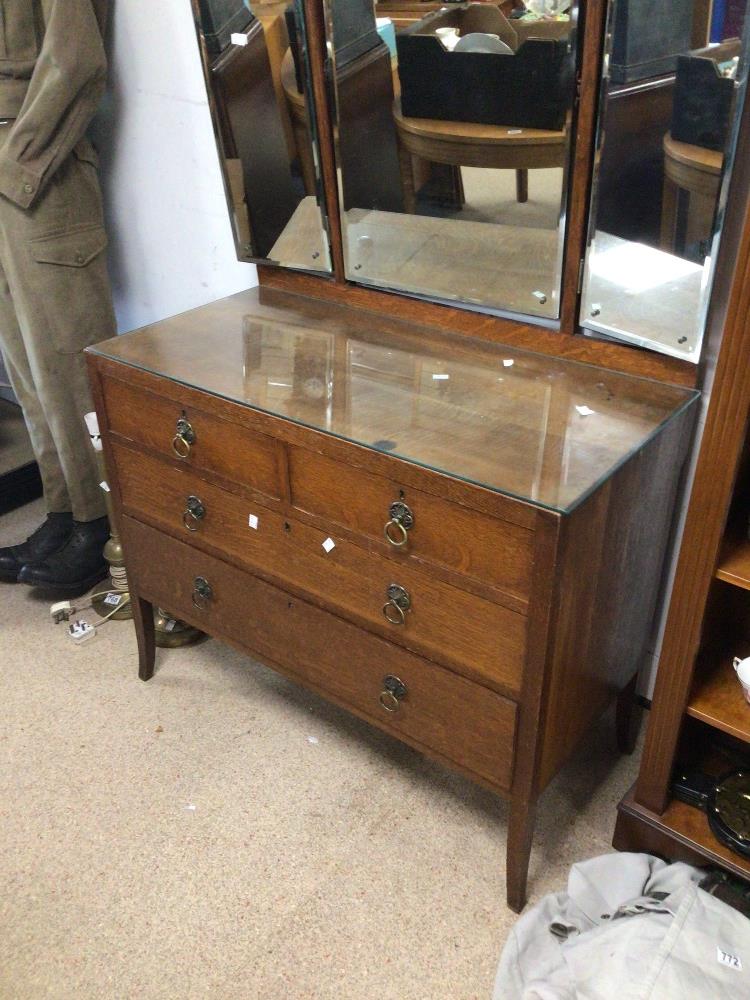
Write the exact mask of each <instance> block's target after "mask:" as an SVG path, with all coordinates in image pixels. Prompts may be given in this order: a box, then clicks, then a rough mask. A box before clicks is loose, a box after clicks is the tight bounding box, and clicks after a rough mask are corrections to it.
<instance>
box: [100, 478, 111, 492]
mask: <svg viewBox="0 0 750 1000" xmlns="http://www.w3.org/2000/svg"><path fill="white" fill-rule="evenodd" d="M99 487H100V489H103V490H104V492H105V493H109V483H107V482H105V481H104V480H102V481H101V482H100V483H99Z"/></svg>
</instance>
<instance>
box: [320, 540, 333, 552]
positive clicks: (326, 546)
mask: <svg viewBox="0 0 750 1000" xmlns="http://www.w3.org/2000/svg"><path fill="white" fill-rule="evenodd" d="M323 548H324V549H325V550H326V552H330V551H331V549H335V548H336V543H335V542H334V540H333V539H332V538H326V540H325V541H324V542H323Z"/></svg>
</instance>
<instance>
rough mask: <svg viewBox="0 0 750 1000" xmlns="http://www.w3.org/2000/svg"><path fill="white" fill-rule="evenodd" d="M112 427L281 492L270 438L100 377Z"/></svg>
mask: <svg viewBox="0 0 750 1000" xmlns="http://www.w3.org/2000/svg"><path fill="white" fill-rule="evenodd" d="M103 391H104V399H105V405H106V409H107V419H108V421H109V426H110V430H111V431H113V432H114V433H115V434H119V435H121V436H122V437H124V438H128V439H129V440H131V441H135V442H137V443H138V444H141V445H145V446H146V447H147V448H151V449H153V450H154V451H156V452H158V453H159V454H161V455H164V456H165V457H167V458H170V459H173V460H175V461H180V462H182V463H183V464H184V465H185V466H186V467H187V468H193V469H198V470H200V471H203V472H209V473H215V474H216V475H218V476H222V477H223V478H224V479H227V480H230V481H231V482H233V483H237V484H238V485H241V486H247V487H250V488H251V489H254V490H258V491H259V492H260V493H263V494H265V495H266V496H269V497H272V498H274V499H276V498H279V497H280V496H281V485H280V484H281V479H280V475H279V460H278V454H279V445H278V444H277V443H276V442H275V441H274V440H273V438H270V437H266V436H265V435H263V434H258V433H255V432H253V431H251V430H248V429H247V428H246V427H243V426H242V425H240V424H234V423H230V422H229V421H227V420H222V419H221V418H220V417H214V416H211V415H210V414H208V413H205V412H204V411H202V410H197V409H195V407H192V406H181V405H180V404H179V403H176V402H175V401H174V400H172V399H168V398H166V397H163V396H157V395H154V393H151V392H147V391H145V390H144V389H138V388H135V387H134V386H131V385H128V384H127V383H126V382H121V381H119V380H118V379H111V378H106V379H104V380H103Z"/></svg>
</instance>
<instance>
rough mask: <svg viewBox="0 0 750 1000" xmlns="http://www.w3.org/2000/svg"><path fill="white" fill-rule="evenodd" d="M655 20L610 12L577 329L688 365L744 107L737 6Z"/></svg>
mask: <svg viewBox="0 0 750 1000" xmlns="http://www.w3.org/2000/svg"><path fill="white" fill-rule="evenodd" d="M659 9H661V10H662V11H663V12H662V13H661V14H660V13H658V11H657V9H656V8H654V7H653V5H652V4H651V3H650V2H646V0H613V4H612V6H611V7H610V11H609V26H608V46H609V53H608V56H607V57H606V58H605V72H604V79H603V82H602V87H603V93H602V101H601V104H600V107H601V109H602V110H601V112H600V120H599V129H598V139H597V163H596V171H597V172H596V177H595V185H594V194H593V200H592V212H591V228H590V232H589V245H588V249H587V253H586V267H585V275H584V286H583V299H582V305H581V325H582V326H583V327H584V328H586V329H588V330H590V331H592V332H595V333H598V334H604V335H605V336H607V337H614V338H616V339H619V340H624V341H627V342H629V343H634V344H639V345H641V346H645V347H650V348H652V349H654V350H657V351H660V352H661V353H664V354H669V355H672V356H674V357H681V358H685V359H687V360H689V361H693V362H698V361H699V360H700V351H701V342H702V339H703V330H704V326H705V319H706V311H707V306H708V298H709V295H710V289H711V279H712V262H714V261H715V259H716V253H717V250H718V245H719V239H720V236H721V227H722V221H723V213H724V202H725V200H726V192H727V186H728V181H729V175H730V173H731V166H732V159H733V155H734V145H735V140H736V130H737V124H738V119H739V113H740V110H741V107H742V104H743V101H744V96H745V85H746V73H747V56H746V47H747V42H746V39H747V31H746V30H745V23H744V22H745V9H746V0H738V2H727V3H724V2H721V3H718V2H716V3H714V4H713V5H711V4H710V3H706V2H705V0H679V2H676V3H672V4H669V5H665V6H664V7H663V8H659ZM654 19H656V22H655V20H654ZM659 19H661V20H659ZM657 29H658V30H657Z"/></svg>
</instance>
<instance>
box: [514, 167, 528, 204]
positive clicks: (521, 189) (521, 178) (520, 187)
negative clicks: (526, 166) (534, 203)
mask: <svg viewBox="0 0 750 1000" xmlns="http://www.w3.org/2000/svg"><path fill="white" fill-rule="evenodd" d="M528 200H529V172H528V170H516V201H518V202H520V203H521V204H522V205H523V204H524V202H527V201H528Z"/></svg>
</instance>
